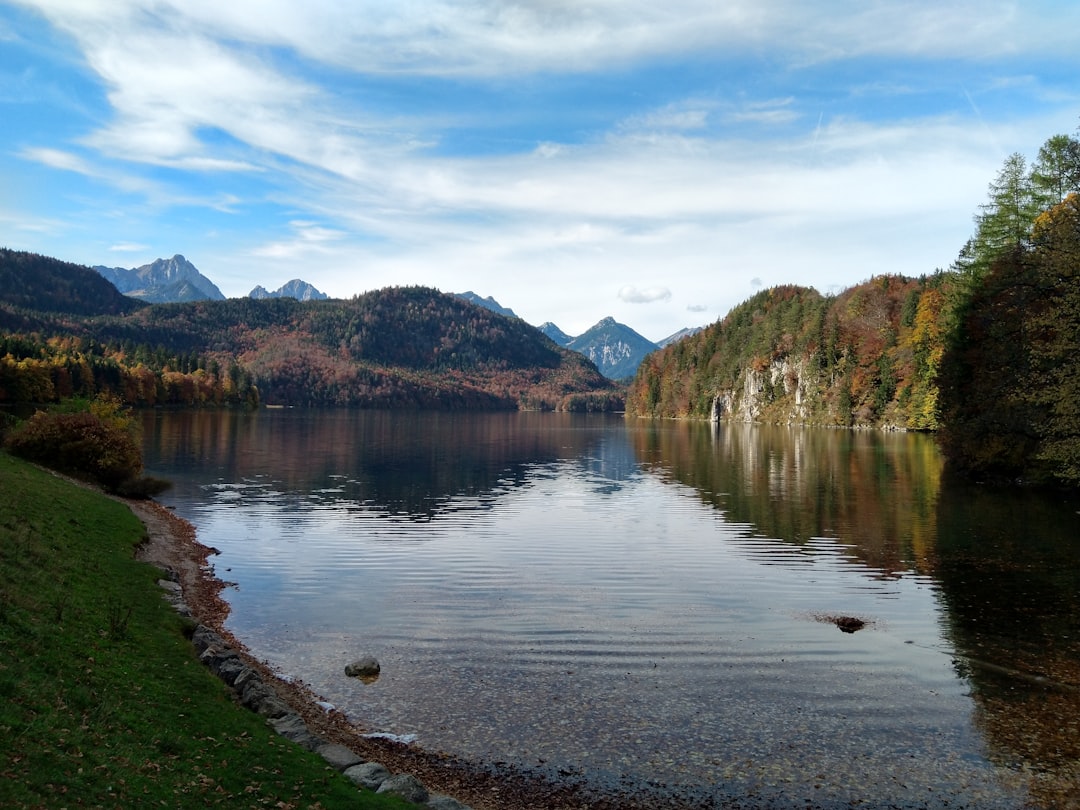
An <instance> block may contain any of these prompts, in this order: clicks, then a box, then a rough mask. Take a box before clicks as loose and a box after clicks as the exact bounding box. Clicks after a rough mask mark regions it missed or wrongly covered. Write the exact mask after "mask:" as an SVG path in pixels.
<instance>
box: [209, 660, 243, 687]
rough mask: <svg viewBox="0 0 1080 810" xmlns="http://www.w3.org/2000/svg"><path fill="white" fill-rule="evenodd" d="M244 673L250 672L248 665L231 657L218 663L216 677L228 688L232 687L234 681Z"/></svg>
mask: <svg viewBox="0 0 1080 810" xmlns="http://www.w3.org/2000/svg"><path fill="white" fill-rule="evenodd" d="M245 672H250V669H249V667H248V665H247V664H245V663H244V662H243V661H241V660H240V658H239V657H237V656H233V657H232V658H227V659H225V660H224V661H222V662H221V663H220V665H219V666H218V669H217V676H218V677H219V678H221V680H223V681H225V683H227V684H228V685H229V686H232V685H233V684H235V683H236V679H237V678H238V677H239V676H240V675H242V674H244V673H245Z"/></svg>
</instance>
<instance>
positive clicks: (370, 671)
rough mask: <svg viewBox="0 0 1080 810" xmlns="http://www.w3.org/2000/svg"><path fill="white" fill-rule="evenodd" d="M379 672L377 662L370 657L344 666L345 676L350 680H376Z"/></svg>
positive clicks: (379, 668) (380, 668)
mask: <svg viewBox="0 0 1080 810" xmlns="http://www.w3.org/2000/svg"><path fill="white" fill-rule="evenodd" d="M381 670H382V667H380V666H379V662H378V660H376V659H375V658H372V657H371V656H370V655H369V656H366V657H364V658H358V659H357V660H356V661H353V662H352V663H351V664H346V665H345V674H346V675H348V676H349V677H350V678H378V677H379V672H380V671H381Z"/></svg>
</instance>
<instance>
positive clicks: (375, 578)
mask: <svg viewBox="0 0 1080 810" xmlns="http://www.w3.org/2000/svg"><path fill="white" fill-rule="evenodd" d="M144 429H145V445H146V447H145V452H146V459H147V467H148V469H149V470H150V471H151V472H152V473H155V474H159V475H163V476H165V477H168V478H171V479H172V480H174V481H175V482H176V485H175V488H174V489H173V490H172V491H170V492H169V493H166V495H165V496H163V497H162V499H161V500H162V501H163V502H164V503H166V504H168V505H172V506H175V508H176V510H177V512H178V513H179V514H181V515H182V516H183V517H185V518H187V519H188V520H190V521H191V522H192V523H194V524H195V526H196V527H197V529H198V532H199V538H200V539H201V540H202V541H203V542H204V543H206V544H208V545H212V546H215V547H217V548H218V549H220V550H221V554H220V556H218V557H216V558H215V559H214V563H215V567H216V570H217V573H218V574H219V576H221V577H222V578H223V579H226V580H228V581H230V582H234V583H236V585H235V587H233V588H230V589H228V590H227V591H226V592H225V595H226V597H227V599H228V601H229V602H230V604H231V606H232V614H231V616H230V619H229V622H228V625H229V628H230V629H231V630H232V631H233V632H234V633H235V634H237V636H238V637H240V638H242V639H243V640H244V641H245V643H246V644H247V645H248V646H249V647H250V648H251V650H252V651H253V652H254V653H255V654H256V655H258V656H259V657H262V658H265V659H266V660H268V661H269V662H271V663H272V664H273V665H274V666H275V667H276V668H277V669H278V670H279V671H281V672H282V673H283V674H286V675H291V676H294V677H299V678H302V679H303V680H305V681H306V682H308V683H309V684H311V685H312V686H313V688H314V689H315V690H316V691H317V692H318V693H319V694H321V695H322V696H324V697H325V698H326V700H327V701H329V702H331V703H333V704H334V705H335V706H336V707H338V708H339V709H341V710H343V711H345V712H346V713H347V714H348V715H349V716H350V717H352V718H353V719H354V720H356V721H357V722H359V723H360V724H362V725H363V726H364V727H366V728H368V729H371V730H372V731H383V732H388V733H392V734H396V735H410V736H414V737H415V740H416V743H417V744H418V745H422V746H424V747H427V748H431V749H433V750H443V751H446V752H449V753H452V754H456V755H459V756H462V757H466V758H470V759H475V760H479V761H487V762H494V761H500V762H511V763H516V764H522V765H525V766H532V767H536V768H538V769H540V770H542V771H545V772H550V773H555V774H557V773H560V772H561V773H562V774H564V775H565V774H567V773H570V774H572V775H573V776H572V778H577V779H581V780H584V781H585V782H587V783H588V784H590V785H595V786H598V787H601V788H618V789H627V790H638V789H641V790H644V789H646V788H647V787H648V788H649V789H651V790H655V791H656V792H658V793H660V794H663V795H668V796H670V797H674V801H675V803H677V804H685V805H687V806H691V805H696V804H700V803H706V802H707V801H708V800H710V799H715V800H718V801H719V800H722V799H723V798H724V797H727V796H729V795H730V796H742V797H751V798H752V799H753V800H754V801H760V803H761V804H763V805H764V804H769V806H779V807H787V806H791V807H806V806H807V805H808V804H811V805H812V806H822V807H833V806H836V807H846V806H848V805H849V803H852V802H857V801H859V800H863V801H865V802H866V803H867V805H866V806H870V807H879V806H899V807H939V806H946V805H945V802H946V801H947V802H949V804H948V805H947V806H950V807H963V806H970V807H990V808H995V807H999V808H1010V809H1011V808H1018V807H1022V806H1025V805H1031V806H1037V807H1047V808H1049V807H1072V806H1078V805H1077V804H1074V803H1073V802H1074V799H1073V798H1072V797H1073V795H1074V794H1076V795H1080V790H1078V789H1077V788H1078V786H1080V779H1078V778H1077V772H1078V760H1080V736H1078V735H1080V730H1078V723H1080V711H1078V709H1080V516H1078V512H1077V510H1078V508H1080V507H1078V504H1077V503H1071V502H1066V501H1064V500H1062V499H1061V498H1044V497H1039V496H1034V495H1031V494H1026V495H1018V494H1012V493H1001V492H988V491H984V490H979V489H971V488H968V489H962V488H956V487H954V486H949V485H947V484H946V483H945V482H944V481H943V480H942V476H941V460H940V457H939V456H938V454H937V452H936V450H935V447H934V445H933V441H932V439H930V438H927V437H925V436H916V435H884V434H879V433H866V432H857V433H855V432H847V431H829V430H798V429H786V428H766V427H750V426H720V427H715V426H710V425H702V424H683V423H674V422H664V423H648V422H629V423H626V422H624V421H623V420H622V419H621V418H618V417H610V416H589V417H585V416H571V415H561V414H530V413H521V414H519V413H511V414H484V415H467V414H426V413H387V412H345V411H316V412H311V411H294V410H269V411H262V412H259V413H256V414H236V413H158V414H154V413H150V414H147V415H146V423H145V426H144ZM836 616H855V617H858V618H860V619H862V620H863V621H865V622H866V626H865V627H864V628H863V629H861V630H859V631H858V632H855V633H843V632H841V631H840V630H839V629H838V627H837V626H836V625H835V624H834V623H832V621H831V620H832V619H833V618H835V617H836ZM369 654H370V655H374V656H376V657H377V658H378V659H379V660H380V662H381V663H382V676H381V677H380V678H379V680H378V681H376V682H375V683H372V684H363V683H361V682H359V681H357V680H354V679H349V678H346V677H345V676H344V674H343V672H342V669H343V667H344V665H345V664H346V663H348V662H349V661H351V660H353V659H355V658H358V657H360V656H362V655H369Z"/></svg>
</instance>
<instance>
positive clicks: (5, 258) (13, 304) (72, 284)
mask: <svg viewBox="0 0 1080 810" xmlns="http://www.w3.org/2000/svg"><path fill="white" fill-rule="evenodd" d="M0 305H2V308H0V330H3V329H7V328H11V325H12V324H13V323H14V321H15V319H16V318H19V320H20V321H22V320H23V319H24V318H27V317H29V318H30V319H31V320H33V317H32V315H31V313H35V312H43V313H62V314H68V315H120V314H122V313H125V312H133V311H134V310H136V309H138V308H140V307H141V306H143V304H141V303H140V302H138V301H133V300H132V299H130V298H127V297H125V296H123V295H121V294H120V293H119V292H118V291H117V289H116V287H114V286H113V285H112V284H110V283H109V282H108V281H106V280H105V279H104V278H102V277H101V276H100V275H98V274H97V273H95V272H94V271H93V270H91V269H90V268H88V267H82V266H80V265H77V264H71V263H69V262H62V261H60V260H58V259H51V258H49V257H47V256H40V255H38V254H36V253H26V252H23V251H15V250H8V249H7V248H0ZM19 310H22V311H23V312H22V313H21V315H17V314H16V313H18V311H19Z"/></svg>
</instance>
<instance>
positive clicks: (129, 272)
mask: <svg viewBox="0 0 1080 810" xmlns="http://www.w3.org/2000/svg"><path fill="white" fill-rule="evenodd" d="M93 269H94V270H96V271H97V272H98V273H99V274H100V275H101V276H102V277H103V278H105V280H106V281H109V282H111V283H112V285H113V286H114V287H116V289H118V290H119V291H120V292H122V293H123V294H124V295H129V296H131V297H132V298H138V299H141V300H143V301H147V302H149V303H151V304H169V303H178V302H182V301H224V300H225V296H224V295H223V294H222V292H221V290H219V289H218V288H217V285H216V284H214V282H212V281H211V280H210V279H208V278H207V277H206V276H204V275H203V274H202V273H200V272H199V270H198V268H197V267H195V265H193V264H192V263H191V262H189V261H188V260H187V259H185V258H184V257H183V256H182V255H180V254H179V253H177V254H176V255H175V256H173V257H172V258H171V259H157V260H156V261H153V262H151V263H150V264H144V265H142V266H141V267H132V268H130V269H128V268H126V267H105V266H104V265H96V266H95V267H94V268H93ZM248 297H249V298H256V299H262V298H295V299H296V300H298V301H323V300H326V298H327V296H326V294H325V293H321V292H319V291H318V290H317V289H315V287H313V286H312V285H310V284H308V283H307V282H306V281H302V280H301V279H298V278H294V279H293V280H292V281H289V282H287V283H286V284H284V285H282V286H281V287H280V288H278V289H277V290H275V291H274V292H269V291H268V290H267V289H266V288H265V287H262V286H261V285H260V286H256V287H255V289H254V290H252V291H251V292H250V293H248Z"/></svg>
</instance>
